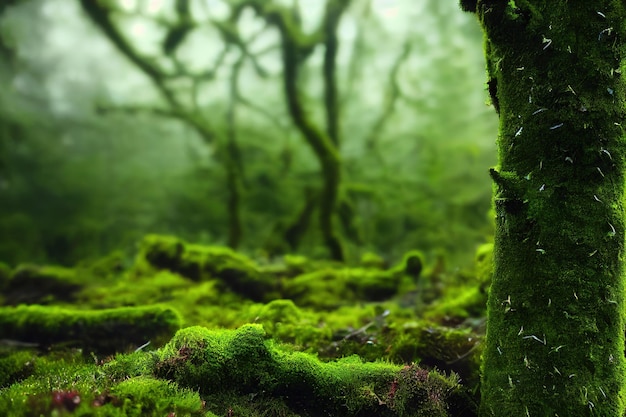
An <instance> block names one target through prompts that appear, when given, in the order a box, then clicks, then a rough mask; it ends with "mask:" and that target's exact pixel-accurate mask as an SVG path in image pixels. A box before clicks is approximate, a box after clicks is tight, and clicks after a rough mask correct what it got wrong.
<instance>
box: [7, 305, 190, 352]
mask: <svg viewBox="0 0 626 417" xmlns="http://www.w3.org/2000/svg"><path fill="white" fill-rule="evenodd" d="M0 328H1V329H2V336H3V337H4V338H6V339H11V340H15V341H19V342H21V343H36V344H37V345H39V346H40V347H41V348H45V347H49V346H51V345H55V344H64V345H69V346H75V347H79V348H82V349H84V350H85V351H92V350H93V351H96V352H102V353H107V352H114V351H123V350H126V349H129V348H136V347H138V346H140V345H143V344H144V343H146V342H148V341H150V342H151V343H152V344H153V345H156V346H158V345H160V344H162V343H164V342H165V341H167V340H168V339H169V338H170V337H171V335H172V334H173V333H174V332H175V331H176V330H177V329H179V328H180V317H179V315H178V313H177V312H175V311H174V310H172V309H171V308H165V307H158V306H155V307H127V308H118V309H109V310H99V311H83V310H71V309H64V308H59V307H43V306H19V307H4V308H0Z"/></svg>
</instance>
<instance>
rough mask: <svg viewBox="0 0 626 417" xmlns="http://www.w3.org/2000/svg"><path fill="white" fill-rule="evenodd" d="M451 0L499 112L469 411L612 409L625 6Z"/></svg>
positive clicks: (620, 246) (618, 376)
mask: <svg viewBox="0 0 626 417" xmlns="http://www.w3.org/2000/svg"><path fill="white" fill-rule="evenodd" d="M462 4H463V7H464V9H465V10H470V11H471V10H472V9H474V10H475V11H476V13H477V14H478V17H479V20H480V22H481V24H482V26H483V29H484V31H485V33H486V37H485V45H486V58H487V69H488V74H489V81H488V85H489V92H490V93H491V95H492V100H493V103H494V106H495V107H496V109H497V110H498V109H499V115H500V131H499V136H498V156H499V166H498V168H497V169H492V170H491V176H492V178H493V180H494V182H495V185H496V196H495V209H496V234H495V242H494V265H495V266H494V275H493V281H492V285H491V289H490V293H489V301H488V317H489V320H488V324H487V339H486V342H485V343H486V346H485V351H484V366H483V384H482V402H481V415H482V416H506V417H509V416H513V417H517V416H519V417H525V416H532V417H535V416H556V415H558V416H561V417H580V416H607V417H608V416H611V417H618V416H622V415H623V413H624V407H625V402H624V399H625V397H624V394H625V392H624V391H625V379H624V375H625V373H626V363H625V360H624V325H625V323H624V296H625V292H624V275H623V273H624V231H625V225H626V221H625V217H624V172H625V171H626V170H625V167H624V162H625V160H626V140H624V121H625V120H626V105H625V103H626V84H625V82H624V76H623V74H622V70H623V65H624V57H625V54H626V49H625V48H626V46H625V44H624V39H625V36H626V25H625V24H624V22H625V21H626V3H625V2H624V1H621V0H619V1H618V0H595V1H564V0H563V1H553V0H515V1H513V0H511V1H504V0H501V1H494V0H479V1H478V2H473V1H463V2H462Z"/></svg>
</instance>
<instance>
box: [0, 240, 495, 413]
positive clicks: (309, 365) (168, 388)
mask: <svg viewBox="0 0 626 417" xmlns="http://www.w3.org/2000/svg"><path fill="white" fill-rule="evenodd" d="M491 271H492V265H491V247H490V245H486V246H485V247H482V248H480V249H479V251H478V253H477V257H476V265H475V267H474V268H472V269H470V270H467V271H457V272H454V273H451V272H449V271H446V269H445V267H443V262H441V261H438V262H433V264H432V265H429V264H427V263H425V261H424V258H423V256H422V255H421V254H420V253H419V252H410V253H407V254H406V255H405V256H404V258H403V259H402V260H399V262H398V263H397V264H396V265H393V266H389V267H387V266H385V263H384V262H382V260H381V259H380V258H378V257H377V256H376V255H374V254H368V255H366V256H364V257H363V261H362V263H361V265H358V266H346V265H343V264H339V263H336V262H332V263H331V262H320V261H312V260H309V259H306V258H303V257H300V256H295V255H293V256H284V257H282V258H280V259H276V260H272V261H268V260H263V261H261V260H253V259H251V258H248V257H246V256H244V255H242V254H239V253H236V252H233V251H231V250H229V249H226V248H221V247H207V246H199V245H194V244H190V243H186V242H183V241H181V240H179V239H177V238H175V237H167V236H156V235H153V236H147V237H146V238H145V239H144V240H143V242H142V244H141V245H140V248H139V250H138V253H137V254H136V257H135V259H134V260H133V261H132V262H126V261H125V258H124V254H120V253H114V254H111V255H110V256H109V257H107V258H105V259H101V260H98V261H95V262H85V263H82V264H80V265H77V266H76V267H74V268H59V267H52V266H36V265H21V266H17V267H15V268H9V267H7V266H2V267H1V268H0V290H1V294H2V296H0V304H1V306H0V410H2V411H3V412H5V414H4V415H7V416H37V417H38V416H167V417H175V416H178V417H180V416H205V417H208V416H267V417H271V416H285V417H287V416H372V417H376V416H473V415H476V408H477V405H476V398H478V390H479V386H478V381H479V377H478V368H479V357H480V352H481V340H482V333H483V324H484V319H483V318H484V314H485V312H484V305H485V302H486V288H487V286H488V283H489V280H490V276H491V273H492V272H491Z"/></svg>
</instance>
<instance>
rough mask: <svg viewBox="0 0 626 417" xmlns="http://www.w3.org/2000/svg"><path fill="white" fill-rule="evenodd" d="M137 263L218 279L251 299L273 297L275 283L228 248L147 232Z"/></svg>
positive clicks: (205, 278)
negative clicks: (193, 242)
mask: <svg viewBox="0 0 626 417" xmlns="http://www.w3.org/2000/svg"><path fill="white" fill-rule="evenodd" d="M138 257H139V259H138V265H139V266H140V267H141V265H145V262H143V260H145V261H147V262H148V263H149V264H150V265H151V266H152V267H153V268H157V269H168V270H170V271H172V272H176V273H179V274H181V275H183V276H185V277H187V278H190V279H192V280H194V281H204V280H209V279H218V280H220V281H221V282H222V283H223V284H224V285H225V286H226V287H228V288H230V289H232V290H233V291H235V292H237V293H240V294H242V295H244V296H246V297H248V298H250V299H252V300H255V301H261V300H266V299H271V298H272V297H275V296H276V289H277V282H276V281H275V280H274V279H273V278H272V277H271V276H268V275H264V274H262V273H261V272H260V271H259V268H258V267H257V266H256V264H255V263H254V262H252V261H251V260H250V259H249V258H247V257H245V256H243V255H241V254H238V253H236V252H234V251H232V250H231V249H229V248H224V247H215V246H201V245H193V244H187V243H185V242H183V241H182V240H180V239H177V238H175V237H171V236H159V235H149V236H146V237H145V238H144V240H143V242H142V244H141V252H140V254H139V255H138Z"/></svg>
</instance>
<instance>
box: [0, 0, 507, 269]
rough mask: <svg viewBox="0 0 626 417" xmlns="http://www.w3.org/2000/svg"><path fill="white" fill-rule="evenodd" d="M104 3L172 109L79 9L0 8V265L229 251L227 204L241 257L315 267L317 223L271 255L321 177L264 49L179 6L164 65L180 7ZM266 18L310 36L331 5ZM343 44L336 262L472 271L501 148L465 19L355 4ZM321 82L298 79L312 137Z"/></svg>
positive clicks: (210, 3) (215, 0)
mask: <svg viewBox="0 0 626 417" xmlns="http://www.w3.org/2000/svg"><path fill="white" fill-rule="evenodd" d="M108 3H109V4H112V5H113V6H112V7H114V8H115V15H114V19H115V22H116V24H117V25H118V27H119V28H120V30H121V31H122V32H123V33H124V35H125V38H126V40H127V41H128V42H129V43H131V44H132V45H133V46H134V48H135V51H136V53H137V54H138V55H139V56H141V57H142V59H146V60H147V62H150V63H151V64H154V65H155V67H158V68H160V69H161V70H162V71H163V72H164V73H167V74H174V75H172V76H171V77H167V78H166V79H165V81H164V83H166V85H165V87H164V88H165V89H166V90H167V91H169V92H172V94H173V96H174V97H175V103H177V104H176V106H174V107H172V102H168V101H167V98H164V97H165V96H164V94H163V91H165V90H163V89H159V87H158V86H155V82H154V80H153V79H151V78H150V77H149V76H147V75H146V73H145V71H142V70H141V69H140V68H139V67H138V66H137V63H136V62H133V61H132V60H130V59H129V58H128V56H125V55H124V54H123V53H121V52H120V50H119V48H117V47H116V46H115V45H114V44H113V42H111V40H110V39H109V38H107V36H106V35H105V34H104V33H103V32H102V30H100V29H99V28H98V27H96V25H95V24H94V23H93V22H92V21H91V20H90V19H89V18H88V17H87V16H86V14H85V12H84V11H83V10H82V9H81V4H80V3H79V1H70V0H21V1H20V0H17V1H16V0H12V1H8V2H7V3H6V4H5V5H3V6H0V261H2V262H5V263H7V264H9V265H16V264H18V263H20V262H42V263H43V262H48V263H58V264H65V265H70V264H74V263H77V262H79V261H82V260H86V259H94V258H97V257H101V256H104V255H106V254H108V253H110V252H111V251H115V250H124V251H127V253H131V254H132V251H133V250H134V249H133V248H134V247H135V245H136V244H137V242H138V241H139V240H140V239H141V237H142V236H143V235H145V234H147V233H160V234H172V235H177V236H179V237H181V238H183V239H186V240H188V241H191V242H197V243H204V244H215V245H229V244H230V245H231V246H233V241H231V240H230V239H229V236H232V230H230V231H229V229H230V228H232V223H231V220H232V218H231V217H230V216H232V212H231V211H232V207H233V205H229V203H228V202H229V199H230V198H232V195H233V189H234V188H233V187H236V189H237V196H238V199H239V200H238V201H239V202H238V205H237V207H238V209H237V210H238V214H239V219H240V222H241V223H240V229H241V230H240V233H239V238H238V239H237V241H236V244H235V245H234V246H236V249H238V250H241V251H244V252H246V253H248V254H250V255H251V256H254V257H255V258H257V259H272V258H273V257H276V256H280V255H282V254H283V253H289V252H291V253H294V252H295V253H300V254H303V255H307V256H310V257H316V258H323V257H327V256H328V253H327V251H326V248H325V247H324V245H323V244H322V243H321V237H320V232H319V230H318V229H319V227H318V225H317V217H316V216H315V215H310V218H309V219H308V222H306V230H305V231H304V232H303V234H302V238H301V240H300V241H299V242H298V245H297V246H295V247H294V246H293V245H291V244H290V243H289V242H285V238H284V236H285V231H286V230H288V229H289V225H292V224H294V222H295V221H296V219H298V218H302V216H305V215H306V211H307V204H309V203H310V202H311V201H312V200H313V199H314V198H315V197H314V196H315V195H317V193H318V192H319V189H320V184H321V183H322V176H323V173H322V172H321V168H320V163H319V161H318V159H316V157H315V155H314V153H313V151H312V149H311V147H310V146H309V144H307V142H306V141H305V140H304V139H303V136H302V133H301V131H300V130H299V129H298V128H297V127H296V126H295V125H294V123H293V121H292V119H291V118H290V116H289V112H288V108H287V107H288V106H287V102H286V98H285V93H284V88H283V84H284V79H283V75H284V73H283V67H282V64H281V50H280V42H281V40H280V36H279V33H278V31H277V30H276V29H275V28H274V27H272V26H271V25H268V24H267V22H266V21H265V20H264V19H263V18H262V17H260V16H258V15H257V14H255V13H254V12H253V11H252V10H251V9H245V10H244V11H243V12H242V13H241V14H240V15H238V16H237V18H236V19H232V13H233V9H234V7H235V5H236V3H237V2H235V1H231V2H229V1H220V0H207V1H197V2H194V1H192V2H191V5H192V6H191V11H190V13H191V15H192V16H193V20H194V21H195V22H197V23H198V24H197V27H195V28H194V29H193V30H190V31H189V33H186V34H185V37H184V39H182V40H180V41H179V44H176V45H174V46H172V41H171V39H172V36H171V35H172V34H173V33H174V32H173V30H172V27H174V25H175V23H176V22H177V21H178V20H177V19H179V18H180V15H177V9H176V6H177V4H178V2H177V1H174V0H169V1H168V0H161V1H157V0H152V1H148V0H144V1H142V0H136V1H133V0H120V1H110V2H108ZM275 3H276V4H279V5H282V7H285V8H288V9H290V10H291V11H293V13H294V15H297V18H298V19H299V20H300V21H301V27H302V30H303V31H304V32H305V33H309V32H312V31H314V30H315V28H316V27H318V26H319V25H320V24H321V21H322V20H323V19H324V18H325V17H324V16H325V15H324V8H325V5H326V1H325V0H300V1H295V0H294V1H292V0H282V1H275ZM177 16H178V17H177ZM226 23H228V24H229V25H230V26H228V25H226ZM229 31H230V32H229ZM228 33H236V35H237V36H236V40H235V41H233V39H232V38H229V37H228V36H226V34H228ZM337 35H338V44H339V50H338V53H337V62H336V72H335V74H336V79H337V86H338V103H339V117H338V118H339V121H340V137H341V142H340V144H339V145H338V147H337V149H338V153H339V155H340V158H341V184H340V186H339V201H340V202H341V206H340V207H339V208H338V212H337V214H336V216H335V217H336V218H335V220H334V221H335V223H336V226H337V231H338V234H339V235H340V236H341V238H342V241H343V242H344V243H345V245H346V252H347V260H348V261H355V260H358V259H359V258H360V257H361V256H362V255H363V254H364V253H367V252H375V253H378V254H379V255H381V256H382V257H383V258H384V259H386V260H388V261H390V262H391V261H395V260H397V259H398V258H399V257H401V256H402V254H403V253H404V252H406V251H407V250H410V249H419V250H421V251H423V252H424V253H425V254H426V256H427V257H429V258H430V259H433V258H436V257H441V256H445V258H446V259H447V261H446V262H447V263H448V264H449V265H450V266H452V267H454V266H462V265H465V264H467V263H468V262H470V261H471V259H472V258H473V255H474V250H475V248H476V247H477V245H479V244H480V243H483V242H485V241H488V240H489V239H490V237H491V235H492V220H491V217H492V216H490V214H489V211H490V204H491V203H490V201H491V191H492V188H491V182H490V179H489V176H488V174H487V171H488V168H489V167H490V166H492V165H494V164H495V159H496V151H495V136H496V132H497V116H496V114H495V112H494V111H493V108H492V107H490V106H489V105H488V104H487V94H486V91H485V87H484V85H485V65H484V58H483V51H482V34H481V31H480V28H479V26H478V24H477V22H476V21H475V18H474V17H473V16H471V15H469V14H464V13H462V12H461V11H460V10H459V8H458V6H457V4H456V2H455V1H441V0H418V1H415V0H371V1H370V0H353V1H352V2H351V4H350V6H349V8H348V9H347V10H346V11H345V12H344V13H343V14H342V16H341V20H340V22H339V26H338V28H337ZM168 37H169V39H170V43H169V44H168V41H167V39H168ZM323 65H324V48H322V47H315V48H314V50H313V51H312V52H311V54H310V56H308V57H307V59H306V61H305V62H303V64H302V67H301V70H300V77H299V86H300V89H301V92H302V95H303V97H304V99H305V105H306V109H307V114H308V116H309V117H310V118H311V120H312V121H313V122H314V123H316V124H318V125H323V124H324V118H325V101H324V82H323V81H324V80H323V77H322V71H323ZM179 109H180V112H179V111H178V110H179ZM183 112H184V114H183ZM189 115H193V117H197V119H193V120H198V123H199V125H201V126H207V125H210V129H211V132H212V134H211V135H204V136H203V135H201V134H199V131H198V125H193V124H190V122H189V120H190V118H189ZM233 173H234V174H233ZM235 174H236V175H235ZM233 182H236V185H233ZM309 208H310V209H311V210H313V211H314V210H315V208H314V207H312V206H311V207H309Z"/></svg>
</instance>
